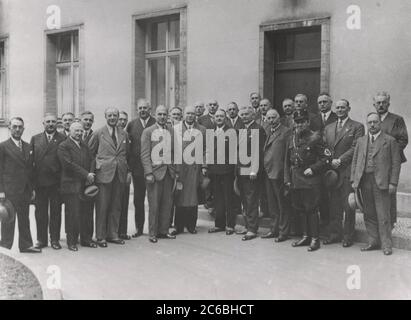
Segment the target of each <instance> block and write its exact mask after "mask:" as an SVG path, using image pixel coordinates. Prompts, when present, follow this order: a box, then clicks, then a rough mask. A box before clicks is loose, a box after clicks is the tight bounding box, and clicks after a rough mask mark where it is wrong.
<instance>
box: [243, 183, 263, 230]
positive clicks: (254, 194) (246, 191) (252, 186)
mask: <svg viewBox="0 0 411 320" xmlns="http://www.w3.org/2000/svg"><path fill="white" fill-rule="evenodd" d="M238 182H239V188H240V195H241V198H242V199H243V202H244V207H245V220H246V227H247V231H249V232H252V233H257V231H258V194H259V192H258V189H259V186H260V184H259V182H260V181H259V180H258V179H256V180H250V177H249V176H239V177H238Z"/></svg>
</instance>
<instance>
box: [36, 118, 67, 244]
mask: <svg viewBox="0 0 411 320" xmlns="http://www.w3.org/2000/svg"><path fill="white" fill-rule="evenodd" d="M56 125H57V117H56V116H55V115H53V114H46V115H45V116H44V120H43V126H44V132H42V133H39V134H37V135H35V136H33V137H32V138H31V142H30V146H31V151H32V157H33V169H34V170H33V173H34V187H35V191H36V201H35V203H36V212H35V216H36V226H37V244H36V247H37V248H44V247H47V243H48V231H50V244H51V247H52V248H53V249H55V250H59V249H61V245H60V229H61V199H60V194H59V187H60V174H61V165H60V162H59V159H58V157H57V148H58V146H59V144H60V143H61V142H63V141H64V140H66V137H65V136H64V135H63V134H61V133H58V132H57V131H56ZM49 207H50V211H49ZM49 215H50V217H49ZM49 221H50V224H49Z"/></svg>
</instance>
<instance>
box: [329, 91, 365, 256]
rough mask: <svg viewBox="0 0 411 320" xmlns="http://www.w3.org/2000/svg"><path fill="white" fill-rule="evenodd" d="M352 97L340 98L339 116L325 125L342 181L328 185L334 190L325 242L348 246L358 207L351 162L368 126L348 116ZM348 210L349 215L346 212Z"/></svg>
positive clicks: (331, 196)
mask: <svg viewBox="0 0 411 320" xmlns="http://www.w3.org/2000/svg"><path fill="white" fill-rule="evenodd" d="M350 110H351V108H350V103H349V102H348V100H345V99H341V100H340V101H337V103H336V106H335V111H336V114H337V117H338V120H337V121H336V122H334V123H332V124H329V125H328V126H326V127H325V129H324V140H325V143H326V146H327V148H328V149H329V150H330V151H331V154H332V160H331V164H330V167H331V168H332V169H334V170H336V171H337V173H338V181H337V184H336V186H335V187H331V188H327V189H326V191H327V192H329V194H330V225H329V230H328V231H329V235H328V238H327V239H326V240H324V241H323V243H324V244H325V245H327V244H332V243H335V242H340V241H341V240H342V246H343V247H344V248H348V247H351V245H352V243H353V240H354V232H355V210H353V209H352V208H351V207H350V206H349V205H348V195H349V194H350V193H351V190H352V189H351V183H350V174H351V162H352V157H353V154H354V149H355V145H356V143H357V140H358V138H360V137H362V136H363V135H364V132H365V130H364V126H363V125H362V124H361V123H359V122H357V121H354V120H351V119H350V118H349V116H348V114H349V112H350ZM344 213H345V215H344Z"/></svg>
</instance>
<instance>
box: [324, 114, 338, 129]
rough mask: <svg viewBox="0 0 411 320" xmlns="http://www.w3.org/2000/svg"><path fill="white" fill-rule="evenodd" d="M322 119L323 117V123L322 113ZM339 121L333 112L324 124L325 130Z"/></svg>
mask: <svg viewBox="0 0 411 320" xmlns="http://www.w3.org/2000/svg"><path fill="white" fill-rule="evenodd" d="M320 117H321V121H322V118H323V115H322V114H321V112H320ZM337 120H338V117H337V114H336V113H335V112H334V111H331V113H330V115H329V116H328V118H327V120H326V121H325V123H324V122H323V125H322V126H323V128H325V127H326V126H328V125H329V124H331V123H333V122H335V121H337Z"/></svg>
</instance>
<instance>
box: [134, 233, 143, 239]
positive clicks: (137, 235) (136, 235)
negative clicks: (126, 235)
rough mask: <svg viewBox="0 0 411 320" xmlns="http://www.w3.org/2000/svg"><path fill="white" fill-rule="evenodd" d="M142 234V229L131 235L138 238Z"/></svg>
mask: <svg viewBox="0 0 411 320" xmlns="http://www.w3.org/2000/svg"><path fill="white" fill-rule="evenodd" d="M142 235H143V231H137V232H136V233H135V234H133V235H132V237H133V238H138V237H141V236H142Z"/></svg>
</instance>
